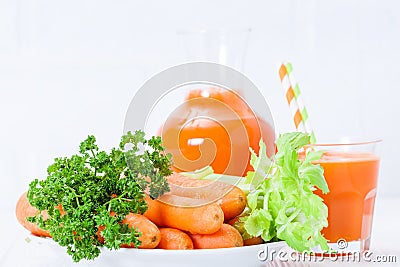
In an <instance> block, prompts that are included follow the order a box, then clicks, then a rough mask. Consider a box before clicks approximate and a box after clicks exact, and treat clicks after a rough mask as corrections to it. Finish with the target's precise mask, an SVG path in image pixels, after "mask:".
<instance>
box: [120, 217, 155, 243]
mask: <svg viewBox="0 0 400 267" xmlns="http://www.w3.org/2000/svg"><path fill="white" fill-rule="evenodd" d="M122 223H126V224H128V226H129V227H134V228H135V229H136V230H137V231H139V232H140V233H142V235H141V236H140V237H139V240H140V241H141V242H142V243H141V245H140V246H139V247H138V248H155V247H157V245H158V243H160V240H161V233H160V230H159V229H158V227H157V226H156V225H155V224H154V223H153V222H151V221H150V220H149V219H147V218H146V217H145V216H143V215H141V214H136V213H129V214H128V215H126V217H125V219H124V220H123V221H122ZM121 247H123V248H132V247H135V245H134V244H127V245H122V246H121Z"/></svg>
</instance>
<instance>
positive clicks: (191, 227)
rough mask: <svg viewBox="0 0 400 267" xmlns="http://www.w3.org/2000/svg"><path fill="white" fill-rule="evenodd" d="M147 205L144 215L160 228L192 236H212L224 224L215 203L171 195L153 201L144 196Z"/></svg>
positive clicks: (219, 209)
mask: <svg viewBox="0 0 400 267" xmlns="http://www.w3.org/2000/svg"><path fill="white" fill-rule="evenodd" d="M146 202H147V205H148V209H147V211H146V212H145V213H144V215H145V216H146V217H147V218H149V219H150V220H151V221H152V222H154V223H155V224H157V225H158V226H160V227H171V228H177V229H179V230H183V231H187V232H190V233H193V234H212V233H215V232H216V231H218V230H219V229H220V228H221V226H222V224H223V222H224V213H223V212H222V209H221V208H220V207H219V206H218V205H217V204H215V203H211V204H209V203H207V201H204V200H201V199H193V198H187V197H182V196H176V195H172V194H169V193H168V194H164V195H163V196H161V197H160V198H158V199H156V200H153V199H151V198H150V197H149V196H146Z"/></svg>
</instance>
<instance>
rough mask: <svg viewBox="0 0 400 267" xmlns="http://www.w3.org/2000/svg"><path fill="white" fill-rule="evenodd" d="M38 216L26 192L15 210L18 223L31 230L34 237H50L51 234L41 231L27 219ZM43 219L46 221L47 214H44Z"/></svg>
mask: <svg viewBox="0 0 400 267" xmlns="http://www.w3.org/2000/svg"><path fill="white" fill-rule="evenodd" d="M37 214H38V210H37V209H36V208H35V207H33V206H32V205H31V204H30V203H29V201H28V198H27V197H26V192H25V193H23V194H22V195H21V196H20V198H19V199H18V202H17V205H16V208H15V215H16V216H17V220H18V222H19V223H20V224H21V225H22V226H23V227H25V228H26V229H27V230H29V231H30V232H31V233H32V234H33V235H36V236H43V237H50V233H49V232H48V231H45V230H43V229H41V228H40V227H39V226H37V225H36V224H34V223H31V222H28V221H27V220H26V218H28V217H31V216H35V215H37ZM42 215H43V219H44V220H46V218H47V217H48V215H47V212H42Z"/></svg>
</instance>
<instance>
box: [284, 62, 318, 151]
mask: <svg viewBox="0 0 400 267" xmlns="http://www.w3.org/2000/svg"><path fill="white" fill-rule="evenodd" d="M279 77H280V79H281V84H282V88H283V90H284V91H285V94H286V100H287V102H288V104H289V107H290V110H291V112H292V115H293V121H294V125H295V126H296V130H299V131H300V130H303V131H305V132H306V133H308V134H309V135H310V143H311V144H314V143H315V142H316V138H315V133H314V131H313V129H312V128H311V125H310V120H309V118H308V112H307V109H306V107H305V106H304V102H303V100H302V97H301V92H300V88H299V84H298V83H297V82H296V79H295V77H294V75H293V67H292V64H291V63H286V64H284V63H282V64H281V65H280V67H279Z"/></svg>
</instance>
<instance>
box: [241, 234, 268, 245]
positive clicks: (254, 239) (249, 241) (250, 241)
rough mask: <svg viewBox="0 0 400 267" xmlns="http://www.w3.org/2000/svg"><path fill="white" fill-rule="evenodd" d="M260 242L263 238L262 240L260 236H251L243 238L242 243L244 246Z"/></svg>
mask: <svg viewBox="0 0 400 267" xmlns="http://www.w3.org/2000/svg"><path fill="white" fill-rule="evenodd" d="M262 243H264V240H262V238H261V237H260V236H257V237H252V238H249V239H244V240H243V245H244V246H253V245H259V244H262Z"/></svg>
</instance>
